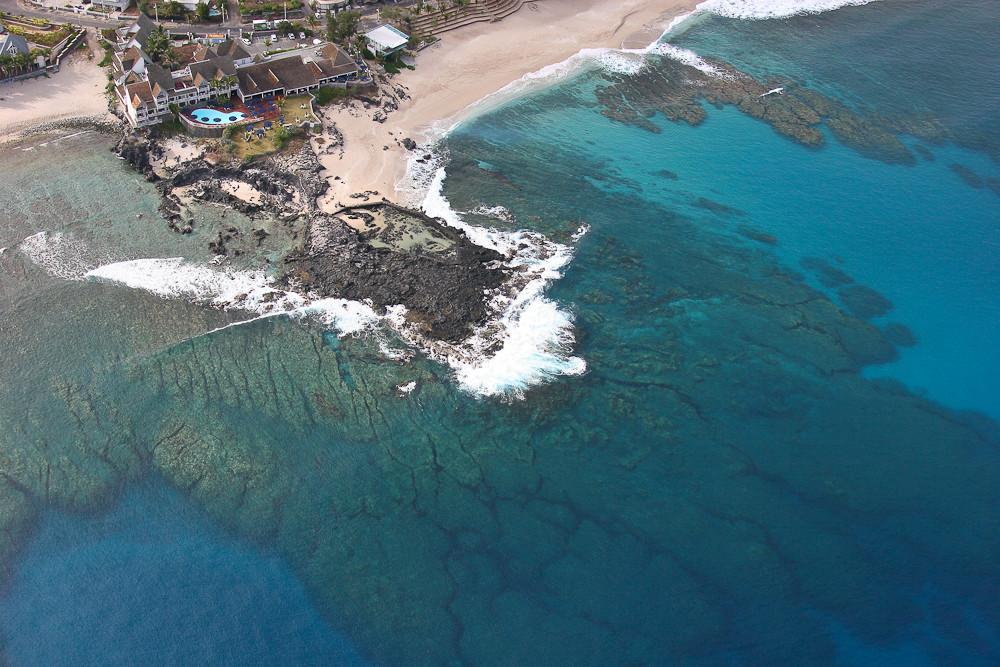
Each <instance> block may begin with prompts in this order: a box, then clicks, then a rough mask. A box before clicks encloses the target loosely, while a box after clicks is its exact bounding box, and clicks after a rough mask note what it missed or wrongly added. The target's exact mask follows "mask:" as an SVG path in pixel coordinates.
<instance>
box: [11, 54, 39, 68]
mask: <svg viewBox="0 0 1000 667" xmlns="http://www.w3.org/2000/svg"><path fill="white" fill-rule="evenodd" d="M32 62H34V61H33V60H32V58H31V54H30V53H16V54H14V64H15V65H16V66H17V69H18V70H25V69H28V68H30V67H31V63H32Z"/></svg>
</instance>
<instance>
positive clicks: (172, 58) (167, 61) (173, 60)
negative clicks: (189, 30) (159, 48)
mask: <svg viewBox="0 0 1000 667" xmlns="http://www.w3.org/2000/svg"><path fill="white" fill-rule="evenodd" d="M180 62H181V52H180V51H178V50H177V49H175V48H174V47H172V46H171V47H169V48H167V50H166V52H165V53H164V54H163V64H164V65H166V66H167V67H169V68H170V69H171V70H173V69H174V68H175V66H176V65H179V64H180Z"/></svg>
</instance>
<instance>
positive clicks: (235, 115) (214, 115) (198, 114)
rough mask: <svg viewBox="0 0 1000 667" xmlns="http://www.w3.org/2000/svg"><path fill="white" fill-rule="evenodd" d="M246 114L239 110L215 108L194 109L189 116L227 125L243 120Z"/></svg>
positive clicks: (197, 119)
mask: <svg viewBox="0 0 1000 667" xmlns="http://www.w3.org/2000/svg"><path fill="white" fill-rule="evenodd" d="M246 117H247V115H246V114H245V113H242V112H240V111H217V110H215V109H195V110H194V111H192V112H191V118H193V119H194V120H196V121H198V122H201V123H209V124H219V125H228V124H229V123H235V122H236V121H238V120H243V119H244V118H246Z"/></svg>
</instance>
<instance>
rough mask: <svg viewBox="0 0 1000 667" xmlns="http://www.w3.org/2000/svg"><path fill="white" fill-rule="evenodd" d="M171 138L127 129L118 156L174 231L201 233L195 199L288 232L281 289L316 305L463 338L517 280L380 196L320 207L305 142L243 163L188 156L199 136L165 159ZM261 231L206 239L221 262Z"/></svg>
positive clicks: (476, 249) (450, 339)
mask: <svg viewBox="0 0 1000 667" xmlns="http://www.w3.org/2000/svg"><path fill="white" fill-rule="evenodd" d="M169 141H173V142H179V141H180V140H178V139H170V138H162V137H158V136H157V135H156V133H151V132H125V133H123V134H122V136H121V138H120V140H119V141H118V143H117V144H116V146H115V147H114V149H113V150H114V151H115V152H116V153H117V154H118V155H119V156H120V157H121V158H122V159H124V160H125V161H127V162H128V163H129V164H130V165H131V166H132V167H133V168H134V169H135V170H136V171H138V172H139V173H141V174H143V176H144V177H145V178H146V179H147V180H148V181H150V182H152V183H155V187H156V189H157V191H158V193H159V195H160V202H161V203H160V206H159V211H160V214H161V216H162V217H163V219H164V220H165V221H166V224H167V225H168V226H169V227H170V229H172V230H174V231H176V232H178V233H180V234H191V233H193V232H195V230H196V229H198V227H199V223H198V221H197V219H196V216H195V215H194V214H193V213H192V210H191V209H192V205H194V204H214V205H218V206H223V207H226V208H231V209H233V210H235V211H238V212H240V213H242V214H243V216H245V217H246V218H247V219H249V220H251V221H255V222H256V221H262V220H263V219H268V220H271V221H273V222H275V223H277V224H279V225H284V226H287V227H289V228H291V229H292V230H293V231H292V233H291V236H292V237H293V238H295V239H297V240H298V244H297V247H295V248H293V249H292V250H291V252H289V253H287V254H286V255H285V256H284V257H282V258H281V259H279V260H278V261H277V262H274V263H273V265H272V266H273V267H274V269H275V270H276V272H277V281H278V283H279V284H280V285H281V286H282V287H284V288H285V289H288V290H290V291H296V292H299V293H302V294H308V295H309V297H310V298H311V299H323V298H342V299H349V300H355V301H364V302H366V303H369V304H371V305H373V306H374V307H376V309H377V310H381V311H382V312H386V309H387V308H389V307H391V306H396V305H403V306H405V307H406V311H407V315H406V326H407V331H408V334H412V335H414V336H416V337H417V338H420V339H426V340H428V341H431V342H433V341H441V342H446V343H451V344H457V343H460V342H461V341H463V340H465V339H466V338H468V337H469V336H470V335H472V333H473V332H474V331H475V330H477V329H478V328H481V327H482V326H484V325H485V324H486V323H487V321H488V320H489V319H490V318H491V317H492V316H495V315H498V313H494V312H492V311H493V310H495V308H491V306H490V304H491V300H492V297H493V295H495V294H496V293H497V292H498V290H501V288H502V287H503V285H504V284H505V282H508V281H510V279H511V278H512V277H513V274H515V273H516V271H515V270H513V269H511V268H509V267H507V266H506V265H505V264H504V261H505V260H506V259H508V258H505V257H504V256H503V255H501V254H500V253H499V252H497V251H495V250H492V249H489V248H485V247H482V246H479V245H476V244H475V243H473V242H472V241H471V240H470V239H469V238H468V237H467V236H466V234H465V233H464V232H463V231H461V230H459V229H456V228H453V227H450V226H448V225H447V224H445V223H444V222H443V221H441V220H438V219H434V218H431V217H429V216H427V215H425V214H424V213H423V212H421V211H415V210H412V209H407V208H404V207H401V206H396V205H394V204H391V203H390V202H388V201H386V200H384V199H383V200H382V201H379V202H372V203H368V204H363V205H359V206H355V207H351V208H346V209H342V210H340V211H337V212H336V213H333V214H328V213H324V212H322V211H321V210H320V208H319V206H318V204H317V201H318V199H319V198H320V197H322V196H323V195H324V194H325V193H326V191H327V189H328V188H329V187H330V186H329V182H328V181H327V180H326V179H325V178H324V177H323V176H322V175H321V172H322V170H323V167H322V165H321V164H320V162H319V160H318V159H317V156H316V154H315V153H314V151H313V149H312V147H311V146H310V143H309V142H308V141H300V142H295V143H294V144H291V145H290V146H289V147H288V148H287V149H286V150H285V151H283V152H281V153H278V154H273V155H269V156H264V157H261V158H258V159H255V160H253V161H251V162H249V163H243V164H240V163H236V162H234V161H231V160H230V159H229V158H228V157H227V156H222V155H218V154H214V153H212V152H211V151H207V152H206V151H201V150H198V151H194V150H191V146H190V145H188V144H187V143H186V141H192V143H193V141H194V140H185V141H184V142H181V143H179V145H178V146H174V147H172V148H177V149H178V150H181V149H183V150H184V151H189V152H188V153H186V154H185V155H184V158H185V159H181V158H180V157H177V156H174V159H173V161H171V159H169V155H168V153H169V150H168V147H167V146H166V144H167V142H169ZM376 220H377V224H376V222H372V221H376ZM366 224H370V225H371V227H370V228H369V227H366V226H365V225H366ZM267 235H268V232H267V230H266V229H265V228H264V227H262V226H256V224H255V225H253V226H252V228H250V229H242V228H241V226H240V224H239V223H238V222H234V223H233V224H232V225H227V226H225V227H224V228H223V229H221V230H220V231H219V232H218V234H217V235H216V236H214V237H212V238H211V240H210V241H209V242H208V248H209V249H210V250H211V251H212V252H213V253H214V254H215V255H216V256H217V257H219V256H222V258H224V257H225V256H226V255H228V254H229V252H230V249H229V247H228V245H227V244H228V243H229V242H230V241H231V240H233V239H234V238H247V237H252V238H255V239H256V241H257V245H258V246H259V245H260V243H261V242H262V241H263V239H264V238H266V237H267ZM241 252H243V251H242V250H236V251H235V253H236V254H240V253H241Z"/></svg>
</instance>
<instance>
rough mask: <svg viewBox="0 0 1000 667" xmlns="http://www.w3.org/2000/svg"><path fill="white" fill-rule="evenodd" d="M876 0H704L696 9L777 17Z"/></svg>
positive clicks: (748, 16)
mask: <svg viewBox="0 0 1000 667" xmlns="http://www.w3.org/2000/svg"><path fill="white" fill-rule="evenodd" d="M875 1H876V0H706V1H705V2H702V3H701V4H699V5H698V9H697V11H699V12H710V13H712V14H716V15H718V16H725V17H727V18H734V19H744V20H746V19H751V20H764V19H778V18H787V17H789V16H795V15H796V14H820V13H822V12H828V11H831V10H834V9H839V8H841V7H847V6H850V5H867V4H868V3H870V2H875Z"/></svg>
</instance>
